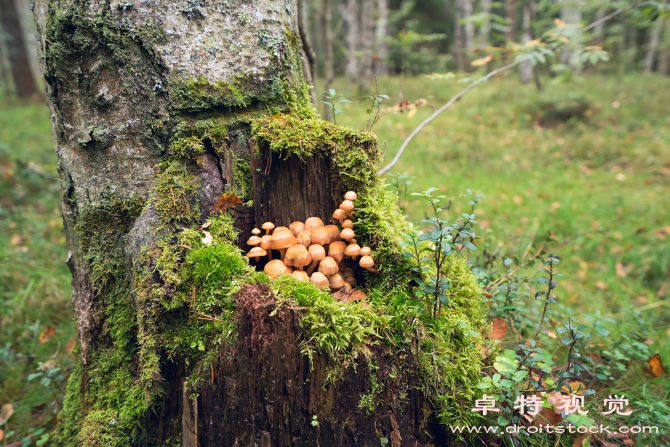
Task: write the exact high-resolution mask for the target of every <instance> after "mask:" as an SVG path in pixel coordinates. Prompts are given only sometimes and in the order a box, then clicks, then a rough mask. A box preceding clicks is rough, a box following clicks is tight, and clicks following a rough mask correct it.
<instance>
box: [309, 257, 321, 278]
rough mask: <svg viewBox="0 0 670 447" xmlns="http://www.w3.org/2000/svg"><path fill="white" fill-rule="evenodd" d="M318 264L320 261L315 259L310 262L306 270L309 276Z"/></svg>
mask: <svg viewBox="0 0 670 447" xmlns="http://www.w3.org/2000/svg"><path fill="white" fill-rule="evenodd" d="M317 265H319V261H316V260H313V261H312V262H311V263H310V264H309V267H307V270H306V272H307V274H308V275H309V276H312V272H313V271H314V269H315V268H316V266H317Z"/></svg>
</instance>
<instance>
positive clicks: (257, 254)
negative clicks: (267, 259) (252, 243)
mask: <svg viewBox="0 0 670 447" xmlns="http://www.w3.org/2000/svg"><path fill="white" fill-rule="evenodd" d="M266 254H267V252H266V251H265V250H263V249H262V248H261V247H254V248H252V249H251V250H249V253H247V257H248V258H254V259H255V260H256V262H258V261H260V259H261V256H265V255H266Z"/></svg>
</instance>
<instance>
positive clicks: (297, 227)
mask: <svg viewBox="0 0 670 447" xmlns="http://www.w3.org/2000/svg"><path fill="white" fill-rule="evenodd" d="M288 229H289V230H290V231H291V233H293V236H295V237H298V233H300V232H301V231H302V230H304V229H305V224H304V223H302V222H300V221H299V220H296V221H295V222H293V223H291V224H290V225H289V226H288Z"/></svg>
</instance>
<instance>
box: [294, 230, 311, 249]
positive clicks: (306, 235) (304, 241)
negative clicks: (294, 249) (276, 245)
mask: <svg viewBox="0 0 670 447" xmlns="http://www.w3.org/2000/svg"><path fill="white" fill-rule="evenodd" d="M297 238H298V243H299V244H300V245H304V246H305V247H309V246H310V244H311V243H312V232H311V231H310V230H302V231H301V232H300V233H298V236H297Z"/></svg>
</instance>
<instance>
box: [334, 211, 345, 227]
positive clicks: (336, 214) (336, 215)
mask: <svg viewBox="0 0 670 447" xmlns="http://www.w3.org/2000/svg"><path fill="white" fill-rule="evenodd" d="M346 218H347V213H346V211H344V210H343V209H340V208H338V209H336V210H335V212H334V213H333V219H337V220H339V221H340V225H342V223H343V221H344V220H345V219H346Z"/></svg>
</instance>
